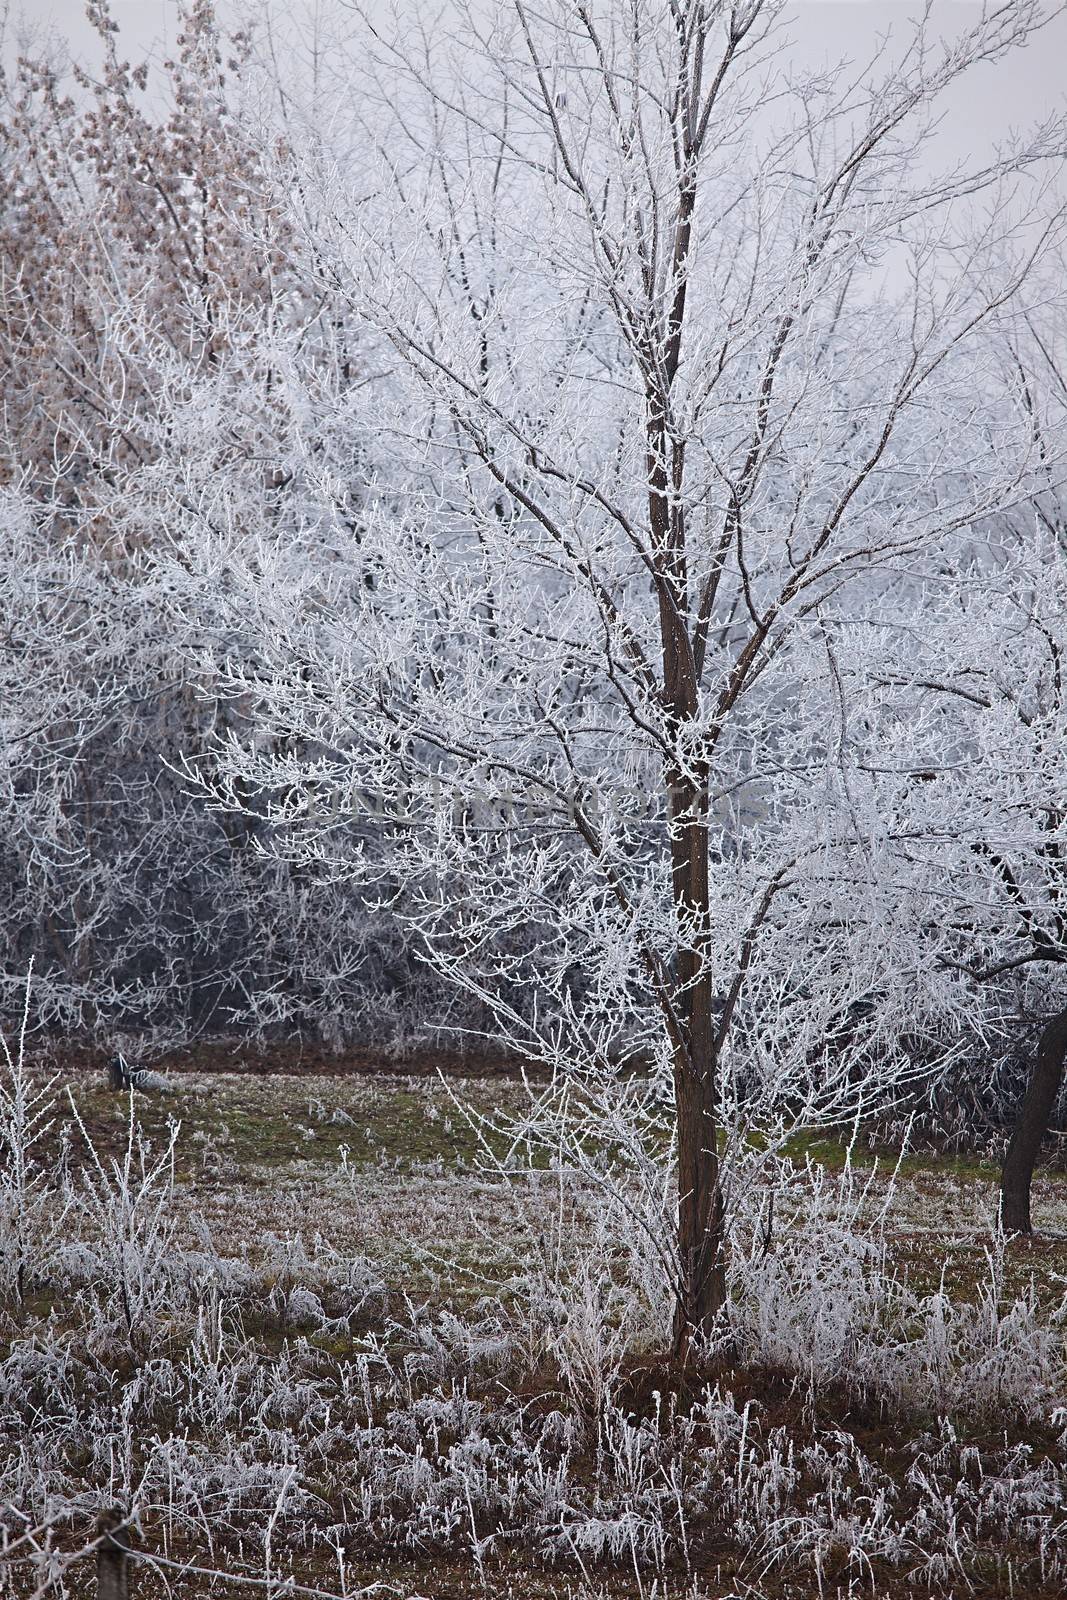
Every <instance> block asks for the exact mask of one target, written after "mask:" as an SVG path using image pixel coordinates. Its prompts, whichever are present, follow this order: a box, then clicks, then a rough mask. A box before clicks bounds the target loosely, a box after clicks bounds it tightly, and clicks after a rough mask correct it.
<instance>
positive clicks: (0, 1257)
mask: <svg viewBox="0 0 1067 1600" xmlns="http://www.w3.org/2000/svg"><path fill="white" fill-rule="evenodd" d="M29 1003H30V988H29V984H27V986H26V994H25V1001H24V1005H23V1013H22V1023H21V1026H20V1028H19V1033H18V1038H17V1040H16V1043H15V1047H14V1050H12V1048H11V1046H10V1045H9V1043H8V1041H7V1039H6V1037H3V1036H0V1047H2V1050H3V1062H2V1070H0V1297H2V1298H5V1299H7V1298H10V1297H14V1298H15V1299H17V1300H18V1301H22V1300H24V1299H25V1297H26V1295H27V1293H28V1292H29V1290H30V1288H31V1285H32V1280H33V1278H34V1276H35V1275H36V1276H37V1277H41V1276H42V1275H44V1274H46V1273H47V1271H48V1266H49V1260H50V1253H51V1250H52V1247H53V1245H54V1243H55V1239H56V1237H57V1234H58V1231H59V1228H60V1226H61V1223H62V1220H63V1212H62V1206H58V1205H57V1204H56V1200H55V1196H54V1193H53V1188H52V1185H51V1184H50V1182H49V1181H48V1174H47V1172H46V1171H45V1169H44V1168H43V1166H42V1164H41V1162H40V1161H39V1160H38V1158H37V1153H36V1152H37V1147H39V1145H40V1143H41V1140H42V1139H43V1138H44V1136H45V1135H46V1134H47V1133H48V1131H49V1129H50V1128H51V1127H52V1125H53V1122H54V1121H55V1115H56V1099H55V1086H56V1079H55V1077H52V1078H48V1079H46V1080H45V1081H44V1082H42V1083H35V1082H34V1080H33V1077H32V1076H31V1073H30V1070H29V1066H28V1063H27V1060H26V1024H27V1020H28V1014H29Z"/></svg>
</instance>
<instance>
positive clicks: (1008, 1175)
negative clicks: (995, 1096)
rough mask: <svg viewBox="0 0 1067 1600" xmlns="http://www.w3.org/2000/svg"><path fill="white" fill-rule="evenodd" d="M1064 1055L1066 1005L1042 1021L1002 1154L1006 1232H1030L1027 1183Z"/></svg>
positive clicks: (1002, 1215) (1053, 1101) (1002, 1210)
mask: <svg viewBox="0 0 1067 1600" xmlns="http://www.w3.org/2000/svg"><path fill="white" fill-rule="evenodd" d="M1065 1056H1067V1008H1065V1009H1064V1010H1063V1011H1060V1012H1059V1013H1058V1014H1057V1015H1056V1016H1054V1017H1053V1018H1052V1020H1051V1022H1048V1023H1046V1025H1045V1027H1044V1028H1043V1030H1042V1032H1041V1037H1040V1039H1039V1040H1038V1045H1037V1059H1036V1060H1035V1062H1034V1069H1033V1072H1032V1073H1031V1075H1030V1082H1029V1084H1028V1085H1027V1088H1026V1093H1025V1094H1024V1095H1023V1099H1022V1104H1021V1105H1020V1107H1019V1114H1018V1117H1017V1118H1016V1121H1015V1128H1014V1130H1013V1132H1012V1136H1011V1139H1010V1140H1009V1141H1008V1148H1007V1151H1006V1152H1005V1155H1004V1166H1003V1168H1002V1171H1001V1187H1000V1220H1001V1224H1002V1225H1003V1228H1004V1230H1005V1232H1006V1233H1032V1232H1033V1224H1032V1223H1031V1221H1030V1184H1031V1180H1032V1179H1033V1175H1034V1165H1035V1163H1036V1161H1037V1158H1038V1154H1039V1152H1040V1150H1041V1142H1042V1140H1043V1139H1044V1137H1045V1135H1046V1133H1047V1132H1048V1125H1049V1119H1050V1118H1051V1116H1052V1108H1053V1106H1054V1105H1055V1104H1056V1096H1057V1095H1058V1094H1059V1092H1060V1085H1061V1083H1062V1082H1063V1068H1064V1058H1065Z"/></svg>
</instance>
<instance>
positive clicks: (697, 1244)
mask: <svg viewBox="0 0 1067 1600" xmlns="http://www.w3.org/2000/svg"><path fill="white" fill-rule="evenodd" d="M675 1102H676V1107H677V1119H678V1261H679V1283H678V1292H677V1301H676V1304H675V1313H674V1355H675V1359H676V1360H677V1361H680V1362H682V1363H685V1362H686V1361H688V1360H689V1358H690V1356H691V1354H692V1349H693V1341H694V1338H697V1337H699V1336H701V1335H703V1334H708V1333H710V1332H711V1330H712V1328H713V1326H714V1324H715V1321H716V1319H717V1317H718V1316H719V1313H720V1312H721V1311H722V1309H723V1307H724V1305H725V1304H726V1259H725V1242H726V1241H725V1216H724V1208H723V1200H722V1186H721V1184H720V1181H719V1156H718V1151H717V1149H716V1143H715V1136H716V1132H717V1128H718V1121H717V1118H716V1115H715V1089H714V1082H713V1079H712V1077H711V1075H710V1074H705V1076H703V1077H702V1078H699V1079H697V1078H694V1076H693V1073H692V1071H691V1070H690V1068H689V1063H688V1061H687V1062H685V1063H684V1064H679V1066H677V1067H676V1069H675Z"/></svg>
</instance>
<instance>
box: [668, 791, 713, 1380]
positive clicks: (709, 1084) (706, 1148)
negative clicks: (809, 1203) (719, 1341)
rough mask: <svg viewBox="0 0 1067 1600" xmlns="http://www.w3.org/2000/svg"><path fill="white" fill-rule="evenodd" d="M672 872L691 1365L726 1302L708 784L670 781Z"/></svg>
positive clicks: (686, 1343)
mask: <svg viewBox="0 0 1067 1600" xmlns="http://www.w3.org/2000/svg"><path fill="white" fill-rule="evenodd" d="M669 794H670V801H671V810H672V813H673V815H672V822H673V829H672V832H673V838H672V856H673V860H672V868H673V872H672V876H673V883H674V895H675V904H676V906H677V908H678V914H679V921H680V923H681V924H682V926H683V928H684V927H685V925H686V924H687V923H689V924H690V926H689V928H688V929H687V930H686V932H685V935H684V937H683V938H682V941H681V945H680V948H679V952H678V961H677V976H678V1000H679V1004H678V1010H679V1012H680V1014H681V1017H682V1019H683V1025H684V1032H683V1037H682V1039H681V1040H680V1041H679V1042H678V1044H677V1045H676V1047H675V1054H674V1097H675V1115H676V1123H677V1136H678V1236H677V1248H678V1267H679V1281H678V1289H677V1300H676V1305H675V1319H674V1355H675V1359H676V1360H678V1361H680V1362H682V1363H683V1364H684V1363H686V1362H688V1361H689V1359H690V1358H691V1356H692V1353H693V1344H694V1341H695V1340H696V1339H698V1338H700V1337H701V1336H702V1335H706V1334H708V1333H710V1332H711V1331H712V1328H713V1326H714V1324H715V1321H716V1320H717V1318H718V1316H719V1313H720V1312H721V1311H722V1309H723V1307H724V1306H725V1304H726V1218H725V1208H724V1205H723V1194H722V1184H721V1180H720V1172H719V1152H718V1144H717V1135H718V1129H719V1115H718V1112H719V1091H718V1072H717V1060H716V1055H717V1050H716V1032H715V1013H714V1004H713V1001H714V974H713V971H712V966H711V959H710V952H709V951H708V949H707V945H708V935H707V922H708V918H709V914H710V896H709V892H708V890H709V882H708V876H709V862H708V824H707V781H706V775H705V774H704V773H702V772H701V773H699V774H698V776H697V781H696V782H695V783H693V782H684V781H678V780H677V778H676V781H675V783H673V784H671V785H670V786H669Z"/></svg>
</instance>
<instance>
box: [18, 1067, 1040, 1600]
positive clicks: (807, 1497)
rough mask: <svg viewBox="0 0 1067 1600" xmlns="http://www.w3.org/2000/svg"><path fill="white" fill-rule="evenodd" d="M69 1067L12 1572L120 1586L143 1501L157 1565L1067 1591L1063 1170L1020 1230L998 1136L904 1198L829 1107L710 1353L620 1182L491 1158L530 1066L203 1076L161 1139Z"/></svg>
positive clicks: (724, 1584)
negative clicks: (677, 1361)
mask: <svg viewBox="0 0 1067 1600" xmlns="http://www.w3.org/2000/svg"><path fill="white" fill-rule="evenodd" d="M69 1081H70V1087H71V1091H72V1092H71V1097H70V1103H68V1101H67V1100H66V1098H65V1097H64V1098H62V1099H60V1100H59V1102H58V1103H57V1105H56V1108H55V1120H54V1122H53V1124H52V1126H51V1127H50V1128H48V1130H47V1132H46V1133H45V1135H44V1137H43V1139H42V1141H40V1142H39V1143H38V1145H36V1146H35V1147H34V1151H35V1155H36V1157H37V1158H38V1160H39V1162H40V1174H41V1179H42V1187H41V1188H40V1191H39V1195H38V1198H39V1199H40V1200H41V1202H42V1203H41V1205H40V1207H39V1214H38V1215H37V1221H36V1223H35V1226H36V1227H37V1228H38V1230H39V1237H38V1239H37V1242H36V1243H35V1246H34V1256H33V1259H32V1261H31V1263H30V1270H29V1273H28V1277H27V1280H26V1283H25V1286H24V1298H23V1301H22V1303H19V1301H18V1297H17V1294H15V1293H13V1292H12V1291H11V1287H10V1284H9V1290H8V1295H7V1302H6V1307H5V1312H4V1325H3V1341H4V1342H3V1349H2V1353H3V1356H4V1360H3V1365H2V1368H0V1406H2V1415H3V1419H4V1420H3V1422H2V1423H0V1440H2V1447H3V1452H4V1459H3V1479H2V1487H0V1499H3V1500H6V1501H7V1502H8V1504H9V1508H10V1509H9V1512H8V1515H7V1526H8V1539H9V1541H10V1543H9V1550H8V1555H7V1560H6V1566H7V1580H6V1581H7V1583H8V1585H9V1587H10V1588H11V1591H12V1592H13V1593H15V1594H24V1595H32V1594H34V1593H36V1592H38V1590H39V1589H40V1586H41V1584H42V1583H43V1582H45V1581H46V1580H48V1581H51V1582H52V1586H53V1592H54V1593H56V1594H60V1593H62V1591H63V1589H64V1587H65V1589H66V1591H67V1592H68V1593H69V1594H71V1595H81V1594H82V1593H86V1594H87V1593H89V1592H90V1591H91V1587H92V1585H91V1570H92V1563H91V1560H86V1559H84V1558H82V1559H80V1560H71V1561H70V1562H69V1565H68V1564H66V1563H67V1562H68V1558H70V1557H73V1556H77V1555H78V1553H79V1552H80V1551H82V1550H83V1549H84V1548H85V1546H86V1543H87V1541H88V1540H89V1539H90V1538H91V1536H92V1529H93V1521H94V1517H95V1515H96V1513H97V1512H98V1511H99V1510H100V1509H101V1508H102V1507H103V1506H105V1505H112V1504H113V1505H117V1506H119V1507H120V1508H122V1509H124V1510H125V1509H129V1510H131V1511H132V1512H133V1513H134V1514H135V1515H136V1519H137V1524H138V1526H137V1531H136V1535H135V1538H136V1542H137V1543H138V1544H139V1545H140V1548H141V1549H142V1550H143V1551H145V1552H147V1553H150V1554H151V1555H153V1556H155V1557H156V1558H157V1560H162V1561H164V1562H166V1563H171V1564H168V1565H158V1564H157V1565H155V1566H153V1565H150V1564H148V1563H146V1562H141V1563H140V1564H139V1574H138V1584H139V1589H138V1592H139V1594H140V1595H142V1596H149V1595H154V1594H155V1593H156V1592H158V1593H159V1594H160V1595H163V1594H165V1593H168V1592H169V1593H172V1594H174V1595H176V1596H184V1595H186V1594H189V1595H191V1594H193V1593H194V1592H195V1593H202V1592H205V1590H210V1591H212V1592H216V1593H219V1594H230V1593H232V1594H235V1595H236V1594H240V1593H247V1594H256V1593H260V1594H262V1593H266V1592H268V1590H269V1592H272V1593H273V1594H275V1595H281V1594H284V1593H285V1592H287V1584H288V1583H291V1582H292V1581H293V1580H294V1579H295V1581H296V1582H297V1583H298V1584H303V1585H305V1586H310V1587H312V1588H316V1589H319V1590H321V1591H323V1592H328V1593H330V1594H346V1595H355V1594H358V1593H360V1592H361V1591H363V1590H365V1589H366V1588H367V1586H373V1588H374V1592H379V1593H388V1594H390V1595H395V1596H400V1597H408V1596H420V1597H426V1600H447V1597H458V1596H475V1595H486V1596H489V1597H492V1600H497V1597H504V1596H514V1597H515V1600H519V1597H520V1596H530V1597H531V1600H534V1597H538V1596H549V1595H560V1596H565V1595H574V1596H578V1595H583V1596H593V1595H601V1594H603V1595H605V1596H608V1595H619V1596H634V1597H647V1600H652V1597H653V1596H656V1597H657V1600H662V1597H664V1596H667V1595H670V1596H675V1595H677V1596H687V1595H692V1596H697V1595H699V1596H701V1597H708V1600H719V1597H725V1596H733V1595H737V1596H748V1597H757V1596H766V1597H768V1600H774V1597H786V1596H790V1597H800V1596H804V1597H806V1596H809V1595H811V1596H814V1595H826V1596H833V1595H847V1594H856V1595H859V1594H875V1595H883V1594H884V1595H887V1596H888V1595H901V1596H902V1595H912V1594H921V1593H928V1592H929V1593H933V1594H939V1595H955V1594H962V1593H965V1592H967V1593H970V1592H973V1593H976V1594H982V1595H989V1596H993V1595H1005V1596H1008V1595H1012V1594H1014V1595H1020V1596H1021V1595H1023V1594H1025V1595H1027V1596H1032V1597H1034V1600H1037V1597H1039V1596H1040V1597H1045V1596H1048V1597H1051V1596H1052V1595H1058V1594H1060V1593H1062V1592H1063V1587H1064V1582H1065V1577H1067V1474H1065V1469H1064V1454H1065V1452H1064V1442H1065V1437H1067V1411H1065V1410H1064V1409H1063V1407H1064V1398H1065V1394H1067V1386H1065V1384H1064V1343H1063V1329H1064V1324H1063V1318H1062V1308H1063V1301H1064V1289H1065V1287H1067V1178H1065V1177H1064V1176H1063V1174H1062V1173H1060V1174H1058V1175H1055V1174H1054V1175H1050V1176H1047V1177H1045V1178H1043V1179H1042V1181H1041V1182H1040V1184H1039V1186H1038V1192H1037V1205H1036V1215H1037V1219H1038V1224H1039V1227H1040V1228H1041V1230H1042V1236H1041V1237H1040V1238H1039V1239H1038V1241H1037V1242H1036V1243H1035V1244H1033V1245H1032V1246H1029V1247H1013V1248H1011V1249H1009V1250H1004V1249H1003V1248H1002V1247H1001V1246H999V1245H998V1244H997V1241H996V1239H995V1236H994V1231H993V1227H992V1223H993V1218H994V1216H995V1197H996V1190H995V1177H996V1174H995V1170H994V1169H993V1168H992V1167H991V1166H985V1165H982V1164H980V1163H973V1164H972V1163H968V1162H966V1161H961V1160H957V1159H952V1160H949V1159H944V1160H941V1159H935V1158H926V1159H924V1160H922V1161H920V1160H914V1161H911V1160H909V1161H907V1162H905V1163H904V1165H903V1167H902V1169H901V1170H900V1172H899V1173H898V1175H897V1177H896V1180H895V1187H894V1190H893V1194H892V1197H891V1201H890V1205H889V1209H888V1212H887V1214H886V1217H887V1220H886V1221H885V1222H884V1224H883V1225H881V1226H879V1225H878V1218H879V1217H880V1215H881V1214H882V1212H883V1208H884V1206H885V1203H886V1200H887V1190H888V1186H889V1184H890V1163H889V1162H885V1163H884V1164H881V1165H879V1167H878V1168H876V1169H874V1171H873V1173H872V1168H871V1165H870V1158H869V1157H865V1158H864V1161H863V1163H862V1164H861V1165H860V1166H859V1167H858V1168H854V1169H853V1170H852V1171H851V1172H848V1171H847V1170H844V1169H843V1152H842V1151H841V1149H840V1148H838V1147H837V1146H835V1145H834V1144H833V1143H832V1142H820V1143H816V1144H809V1145H805V1144H804V1142H803V1141H802V1140H798V1141H797V1143H796V1147H795V1149H794V1152H793V1155H794V1165H795V1173H796V1181H795V1184H791V1183H790V1182H786V1183H784V1185H783V1191H782V1195H781V1200H780V1207H779V1212H778V1223H777V1236H776V1238H775V1240H774V1243H773V1245H772V1247H771V1249H770V1250H769V1251H761V1252H757V1253H751V1252H750V1253H749V1255H748V1256H745V1254H744V1250H742V1251H741V1252H740V1257H741V1258H740V1259H739V1260H738V1262H737V1263H736V1264H735V1267H734V1269H733V1271H734V1295H735V1314H734V1321H735V1327H734V1329H733V1332H732V1335H731V1343H730V1345H729V1346H724V1347H723V1349H722V1350H720V1351H719V1352H718V1353H717V1354H716V1353H712V1354H711V1355H709V1362H708V1367H707V1370H706V1371H705V1372H704V1373H702V1374H701V1375H700V1377H699V1378H698V1379H693V1378H692V1377H689V1376H686V1375H683V1374H680V1373H678V1372H675V1371H672V1370H671V1368H670V1366H669V1365H668V1364H665V1363H664V1362H662V1360H660V1359H658V1358H657V1356H656V1353H655V1352H656V1349H657V1345H658V1341H660V1340H661V1339H662V1336H663V1315H664V1310H663V1306H662V1304H660V1303H658V1301H657V1293H656V1287H655V1284H654V1283H653V1282H651V1280H650V1279H648V1278H644V1279H642V1278H641V1277H640V1274H638V1275H637V1278H636V1279H635V1277H634V1269H633V1262H632V1261H631V1259H630V1258H629V1257H628V1256H627V1253H626V1249H625V1248H624V1247H623V1245H622V1244H620V1234H619V1224H618V1217H617V1216H614V1217H613V1216H612V1215H610V1214H608V1213H607V1212H606V1211H605V1208H604V1206H603V1204H602V1203H601V1202H600V1201H599V1200H598V1199H597V1197H596V1196H595V1195H591V1194H589V1193H588V1192H585V1191H583V1189H582V1188H581V1186H576V1185H570V1184H568V1183H567V1182H566V1181H565V1180H563V1179H561V1177H560V1175H559V1174H558V1173H555V1172H551V1171H548V1170H540V1171H533V1172H527V1173H525V1174H519V1173H516V1175H515V1176H513V1177H512V1178H511V1179H509V1180H505V1179H502V1178H500V1177H495V1176H493V1175H492V1174H490V1173H488V1172H487V1171H486V1170H484V1165H483V1164H481V1163H480V1156H481V1155H484V1153H485V1152H484V1151H481V1152H480V1143H479V1134H478V1131H477V1121H475V1124H474V1125H472V1123H471V1121H470V1120H469V1118H468V1115H467V1113H466V1112H465V1111H464V1109H463V1107H466V1108H468V1109H470V1110H472V1111H473V1112H474V1114H475V1119H477V1115H478V1114H479V1113H485V1114H490V1115H494V1116H495V1115H497V1114H499V1113H501V1112H503V1113H507V1112H508V1111H509V1110H510V1111H514V1112H519V1111H520V1110H521V1107H522V1105H523V1103H524V1090H523V1087H522V1085H521V1084H520V1083H519V1082H518V1081H516V1080H515V1079H514V1078H509V1077H508V1076H506V1075H503V1074H496V1075H490V1076H483V1077H476V1078H471V1079H463V1078H460V1077H457V1076H455V1075H454V1074H453V1075H451V1076H450V1077H449V1078H448V1080H447V1082H442V1081H440V1080H439V1079H437V1078H436V1077H434V1076H433V1075H432V1074H428V1073H424V1072H423V1073H418V1074H412V1075H410V1076H409V1075H405V1074H404V1073H402V1072H397V1071H390V1072H382V1073H371V1072H359V1073H355V1074H345V1075H340V1076H336V1077H331V1076H328V1075H324V1074H322V1073H318V1074H316V1075H311V1076H309V1075H307V1074H306V1073H293V1074H288V1075H287V1074H271V1075H268V1076H261V1075H258V1074H255V1073H242V1074H234V1073H222V1072H196V1073H182V1074H175V1075H173V1076H172V1077H170V1078H169V1079H167V1081H166V1086H165V1087H164V1088H161V1089H157V1090H155V1091H153V1092H151V1093H149V1094H144V1095H138V1096H137V1097H136V1114H137V1119H138V1125H139V1128H138V1132H137V1133H136V1134H135V1137H134V1139H133V1143H132V1145H131V1142H130V1127H129V1101H128V1097H126V1096H123V1095H121V1094H113V1093H110V1092H108V1091H107V1090H106V1089H105V1088H104V1087H103V1086H102V1080H101V1079H100V1078H99V1076H98V1075H97V1074H91V1075H90V1074H88V1073H85V1074H73V1075H70V1077H69ZM75 1111H76V1113H77V1115H76V1116H75ZM175 1123H180V1128H179V1129H178V1132H177V1136H176V1138H175V1140H174V1144H173V1150H172V1152H170V1153H168V1148H169V1144H170V1139H171V1134H172V1129H173V1125H174V1124H175ZM491 1144H492V1147H493V1150H494V1153H495V1155H496V1156H498V1157H501V1158H503V1159H504V1160H505V1164H508V1163H507V1150H506V1147H505V1146H504V1145H502V1144H501V1143H500V1142H499V1141H491ZM90 1146H91V1148H90ZM94 1152H95V1154H94ZM816 1158H818V1160H817V1162H816V1165H815V1166H814V1168H813V1169H811V1170H805V1162H806V1161H807V1160H811V1161H815V1159H816ZM511 1164H512V1165H515V1166H516V1167H517V1166H518V1164H519V1163H518V1162H517V1161H515V1162H513V1163H511ZM57 1172H58V1174H59V1178H60V1183H59V1188H58V1190H57V1187H56V1183H55V1175H56V1173H57ZM61 1196H62V1199H63V1204H64V1205H65V1207H66V1209H65V1211H64V1212H63V1217H62V1223H61V1225H60V1227H59V1228H58V1230H57V1231H51V1232H50V1228H51V1227H52V1224H54V1222H55V1220H56V1207H57V1205H59V1204H60V1198H61ZM609 1210H610V1208H609ZM20 1540H21V1542H19V1541H20ZM173 1563H177V1565H174V1564H173ZM183 1564H184V1565H185V1566H196V1567H198V1568H202V1569H208V1570H210V1571H213V1572H222V1573H226V1574H228V1576H227V1577H226V1578H225V1579H218V1580H212V1579H211V1578H208V1577H206V1576H204V1574H203V1572H201V1573H198V1574H194V1573H191V1572H183V1570H182V1567H183ZM246 1579H247V1580H248V1581H247V1582H246V1581H245V1580H246Z"/></svg>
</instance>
